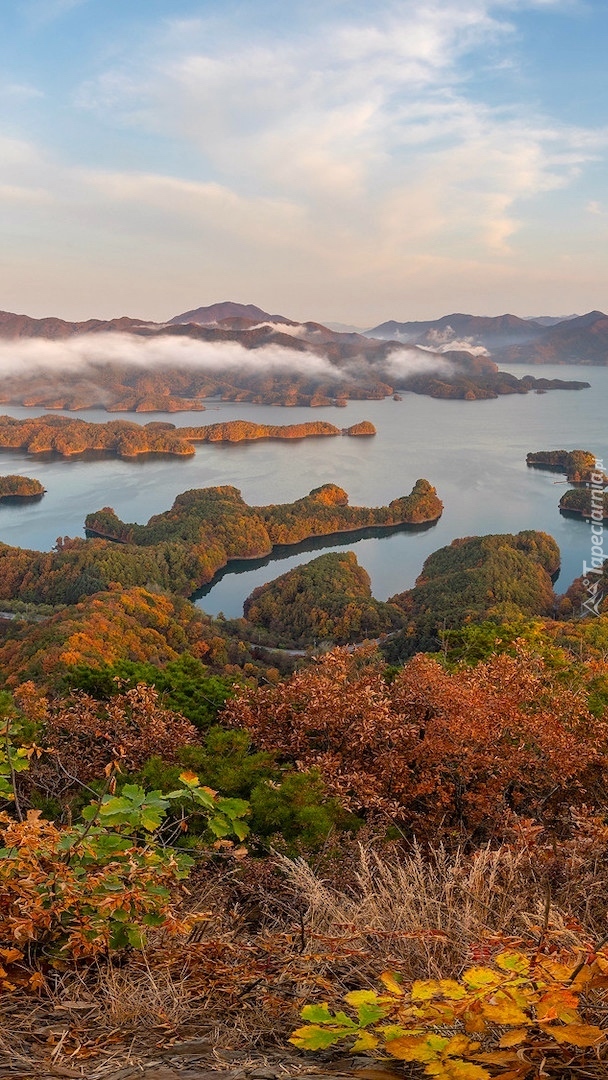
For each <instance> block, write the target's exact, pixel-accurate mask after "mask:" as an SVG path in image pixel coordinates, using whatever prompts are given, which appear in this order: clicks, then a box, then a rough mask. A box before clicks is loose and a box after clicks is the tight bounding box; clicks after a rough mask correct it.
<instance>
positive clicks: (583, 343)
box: [365, 311, 608, 364]
mask: <svg viewBox="0 0 608 1080" xmlns="http://www.w3.org/2000/svg"><path fill="white" fill-rule="evenodd" d="M365 333H366V336H367V337H372V338H377V339H379V340H381V341H400V342H401V343H402V344H407V345H418V346H422V347H423V348H430V349H433V350H434V351H437V352H444V351H445V350H449V349H459V350H463V349H465V350H466V349H471V350H476V349H484V350H486V351H487V353H488V354H489V355H490V356H491V357H492V359H493V360H495V361H496V363H498V364H501V363H503V364H504V363H510V364H608V316H606V315H604V313H603V312H602V311H590V312H589V313H588V314H587V315H577V316H573V317H572V318H569V319H560V320H554V319H551V318H550V317H543V318H540V319H520V318H518V317H517V316H516V315H498V316H496V317H495V318H491V317H484V316H479V315H462V314H453V315H444V316H443V317H442V318H441V319H434V320H431V321H428V322H403V323H400V322H394V321H390V322H385V323H381V325H380V326H376V327H374V328H373V329H371V330H366V332H365Z"/></svg>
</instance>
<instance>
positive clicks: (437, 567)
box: [387, 530, 560, 662]
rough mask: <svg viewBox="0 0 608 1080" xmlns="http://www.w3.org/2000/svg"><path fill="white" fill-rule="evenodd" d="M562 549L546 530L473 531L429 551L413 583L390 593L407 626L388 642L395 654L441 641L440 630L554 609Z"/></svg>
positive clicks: (397, 656)
mask: <svg viewBox="0 0 608 1080" xmlns="http://www.w3.org/2000/svg"><path fill="white" fill-rule="evenodd" d="M559 564H560V552H559V548H558V546H557V544H556V542H555V540H554V539H553V537H551V536H549V535H548V534H547V533H544V532H537V531H534V530H525V531H523V532H520V533H517V534H516V535H511V534H500V533H498V534H495V535H492V534H490V535H488V536H469V537H464V538H463V539H459V540H453V541H452V543H451V544H449V545H448V546H447V547H443V548H440V549H439V550H438V551H435V552H433V554H432V555H429V557H428V559H426V560H425V562H424V566H423V567H422V572H421V573H420V576H419V577H418V578H417V580H416V584H415V585H414V587H413V588H412V589H408V590H407V591H406V592H403V593H399V594H397V595H396V596H392V597H391V598H390V601H389V603H391V604H394V605H395V606H396V607H398V608H399V609H400V610H401V611H402V612H403V614H404V616H405V620H406V627H405V629H404V630H403V631H402V632H401V633H399V634H397V635H396V637H395V638H394V639H393V640H392V641H391V642H390V644H389V645H388V646H387V654H388V656H389V657H390V658H391V659H393V660H399V661H401V662H402V661H403V660H404V659H405V658H406V657H408V656H412V655H413V654H414V653H416V652H419V651H421V650H425V651H427V650H430V651H435V650H437V649H438V648H439V647H440V635H441V632H442V631H445V630H449V629H451V628H454V627H458V626H462V625H466V623H468V622H480V621H482V620H485V619H488V618H491V619H493V620H495V621H502V622H507V621H509V620H510V619H513V618H521V617H522V616H526V615H527V616H529V615H550V614H551V612H552V611H553V610H554V606H555V603H556V597H555V594H554V592H553V582H552V578H553V577H554V576H555V574H556V573H557V571H558V570H559Z"/></svg>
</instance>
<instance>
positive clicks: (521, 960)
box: [495, 952, 530, 975]
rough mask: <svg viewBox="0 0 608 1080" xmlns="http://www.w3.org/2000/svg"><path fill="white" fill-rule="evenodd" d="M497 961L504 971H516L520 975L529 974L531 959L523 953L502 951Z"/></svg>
mask: <svg viewBox="0 0 608 1080" xmlns="http://www.w3.org/2000/svg"><path fill="white" fill-rule="evenodd" d="M495 963H496V964H497V966H498V967H499V968H501V969H502V970H503V971H514V972H517V974H518V975H527V973H528V972H529V970H530V961H529V960H528V957H527V956H524V955H523V953H518V952H502V953H499V955H498V956H497V957H496V958H495Z"/></svg>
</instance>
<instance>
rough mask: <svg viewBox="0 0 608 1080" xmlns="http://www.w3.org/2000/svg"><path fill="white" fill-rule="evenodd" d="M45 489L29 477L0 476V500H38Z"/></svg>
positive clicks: (37, 481)
mask: <svg viewBox="0 0 608 1080" xmlns="http://www.w3.org/2000/svg"><path fill="white" fill-rule="evenodd" d="M44 491H45V489H44V488H43V486H42V484H41V483H40V481H39V480H35V479H34V478H33V477H31V476H0V500H2V499H39V498H41V496H42V495H44Z"/></svg>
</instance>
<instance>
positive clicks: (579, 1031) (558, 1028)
mask: <svg viewBox="0 0 608 1080" xmlns="http://www.w3.org/2000/svg"><path fill="white" fill-rule="evenodd" d="M540 1027H541V1028H542V1030H543V1031H544V1032H545V1034H546V1035H550V1036H551V1038H553V1039H555V1041H556V1042H558V1043H569V1044H570V1046H580V1047H585V1046H595V1044H596V1043H599V1042H601V1040H602V1039H605V1038H606V1032H605V1031H602V1029H601V1028H599V1027H595V1026H594V1025H593V1024H541V1025H540Z"/></svg>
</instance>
